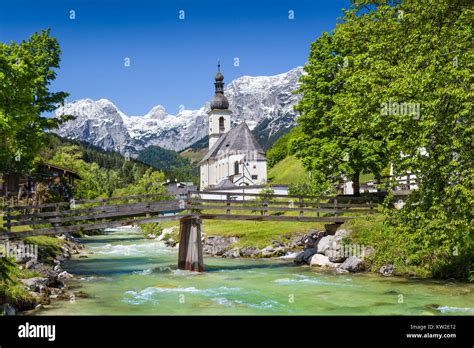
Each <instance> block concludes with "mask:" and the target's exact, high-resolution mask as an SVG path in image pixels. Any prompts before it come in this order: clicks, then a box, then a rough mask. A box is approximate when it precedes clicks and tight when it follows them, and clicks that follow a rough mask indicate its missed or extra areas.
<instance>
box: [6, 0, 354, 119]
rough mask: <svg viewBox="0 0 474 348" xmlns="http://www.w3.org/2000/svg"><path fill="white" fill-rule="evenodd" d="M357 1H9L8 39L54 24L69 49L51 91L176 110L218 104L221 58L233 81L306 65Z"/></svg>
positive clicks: (141, 109)
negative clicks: (315, 45)
mask: <svg viewBox="0 0 474 348" xmlns="http://www.w3.org/2000/svg"><path fill="white" fill-rule="evenodd" d="M348 7H349V1H348V0H252V1H249V0H220V1H218V0H126V1H125V0H102V1H97V0H96V1H92V0H54V1H53V0H51V1H48V0H36V1H26V0H0V41H1V42H10V41H12V40H13V41H17V42H18V41H21V40H23V39H27V38H28V37H29V36H30V35H31V34H32V33H33V32H35V31H39V30H41V29H45V28H51V30H52V36H54V37H56V38H58V40H59V43H60V45H61V49H62V60H61V69H60V70H59V71H58V78H57V80H56V81H55V82H54V83H53V85H52V88H53V89H54V90H63V91H66V92H69V93H70V94H71V96H70V97H69V98H68V101H73V100H76V99H81V98H92V99H100V98H107V99H110V100H111V101H112V102H113V103H115V104H116V105H117V106H118V107H119V108H120V109H121V110H122V111H123V112H125V113H126V114H128V115H142V114H145V113H146V112H147V111H149V110H150V109H151V108H152V107H153V106H155V105H158V104H161V105H164V106H165V108H166V109H167V111H168V112H170V113H176V112H177V111H178V109H179V106H180V105H183V106H184V107H185V108H187V109H196V108H199V107H201V106H202V105H203V103H204V102H206V101H208V100H210V98H211V97H212V95H213V88H214V87H213V76H214V74H215V72H216V61H217V59H218V58H220V60H221V66H222V67H221V70H222V72H223V74H224V76H225V82H230V81H232V80H233V79H235V78H237V77H239V76H243V75H254V76H255V75H274V74H278V73H282V72H285V71H288V70H290V69H292V68H294V67H296V66H299V65H303V64H304V63H305V61H306V58H307V56H308V51H309V45H310V43H311V42H312V41H314V40H315V39H316V38H317V37H318V36H319V35H320V34H321V33H322V32H323V31H328V30H331V29H333V28H334V26H335V24H336V19H337V18H338V17H340V16H341V15H342V11H341V9H342V8H348ZM71 10H73V11H75V16H76V18H75V19H74V20H71V19H70V18H69V16H70V11H71ZM180 10H184V15H185V18H184V20H181V19H179V11H180ZM290 10H292V11H294V19H293V20H290V19H289V18H288V14H289V11H290ZM236 57H237V58H238V59H239V63H240V64H239V66H238V67H236V66H234V58H236ZM126 58H129V59H130V66H129V67H125V64H124V62H125V59H126Z"/></svg>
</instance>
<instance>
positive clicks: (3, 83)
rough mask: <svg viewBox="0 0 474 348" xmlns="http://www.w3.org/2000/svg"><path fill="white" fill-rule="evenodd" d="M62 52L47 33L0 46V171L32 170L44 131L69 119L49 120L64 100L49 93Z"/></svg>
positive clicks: (64, 96) (43, 137)
mask: <svg viewBox="0 0 474 348" xmlns="http://www.w3.org/2000/svg"><path fill="white" fill-rule="evenodd" d="M60 54H61V51H60V49H59V44H58V42H57V40H56V39H55V38H52V37H50V31H49V30H44V31H42V32H41V33H35V34H33V35H32V36H31V37H30V38H29V39H28V40H27V41H23V42H22V43H20V44H17V43H13V42H12V43H10V44H4V43H0V139H1V140H0V171H6V172H8V171H13V170H27V169H31V168H32V164H33V162H34V159H35V157H36V156H37V154H38V152H39V150H40V149H41V147H42V146H43V144H44V141H45V130H48V129H52V128H55V127H57V126H58V124H59V123H60V122H61V121H62V120H64V119H67V118H69V117H68V116H64V117H63V118H48V117H44V116H42V114H43V113H45V112H51V111H54V110H55V109H56V107H57V106H58V104H60V103H63V102H64V99H65V98H66V97H67V95H68V94H67V93H65V92H51V91H50V90H49V85H50V83H51V81H53V80H54V79H55V78H56V72H55V69H58V68H59V61H60Z"/></svg>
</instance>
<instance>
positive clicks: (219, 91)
mask: <svg viewBox="0 0 474 348" xmlns="http://www.w3.org/2000/svg"><path fill="white" fill-rule="evenodd" d="M214 86H215V88H216V91H215V95H214V98H213V99H212V101H211V110H214V109H220V110H226V109H228V108H229V101H228V100H227V98H226V97H225V96H224V75H222V73H221V62H220V60H217V73H216V76H215V77H214Z"/></svg>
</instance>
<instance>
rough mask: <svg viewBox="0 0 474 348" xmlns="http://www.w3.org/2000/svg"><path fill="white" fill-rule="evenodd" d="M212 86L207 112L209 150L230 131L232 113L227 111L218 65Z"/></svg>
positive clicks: (218, 64) (227, 105) (222, 81)
mask: <svg viewBox="0 0 474 348" xmlns="http://www.w3.org/2000/svg"><path fill="white" fill-rule="evenodd" d="M214 86H215V88H216V92H215V95H214V98H212V101H211V111H209V149H211V148H212V146H213V145H214V144H215V143H216V141H217V140H218V139H219V138H220V136H221V135H223V134H225V133H227V132H228V131H229V130H230V115H231V114H232V112H231V111H230V110H229V101H228V100H227V98H226V97H225V95H224V75H222V73H221V65H220V63H217V73H216V76H215V82H214Z"/></svg>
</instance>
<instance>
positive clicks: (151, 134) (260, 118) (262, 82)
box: [55, 67, 303, 155]
mask: <svg viewBox="0 0 474 348" xmlns="http://www.w3.org/2000/svg"><path fill="white" fill-rule="evenodd" d="M302 74H303V68H302V67H297V68H294V69H291V70H290V71H288V72H286V73H283V74H278V75H273V76H242V77H239V78H237V79H235V80H234V81H232V82H231V83H229V84H228V85H227V86H226V88H225V94H226V96H227V98H228V100H229V104H230V109H231V110H232V124H233V125H237V124H240V123H242V122H247V124H248V125H249V127H250V129H252V130H253V132H254V133H258V137H257V138H258V140H259V142H260V145H262V146H263V147H266V146H267V145H269V142H271V141H273V140H275V139H273V138H274V137H275V136H277V135H278V134H280V133H281V132H282V131H285V130H286V129H289V128H291V127H293V126H294V125H295V124H296V121H295V119H296V116H297V115H296V112H295V111H294V109H293V105H294V104H296V103H297V101H298V100H299V96H298V95H294V94H293V91H294V90H295V89H296V88H297V86H298V83H299V76H301V75H302ZM208 110H209V102H208V101H206V102H205V103H204V104H203V106H202V107H201V108H200V109H197V110H180V112H179V113H178V114H177V115H176V117H175V116H174V115H171V114H168V113H167V111H166V109H165V108H164V107H163V106H162V105H157V106H155V107H153V108H152V109H151V110H150V111H149V112H148V113H147V114H145V115H144V116H133V117H131V116H127V115H125V114H124V113H122V112H121V111H120V110H119V109H118V108H117V107H116V106H115V105H114V104H113V103H112V102H111V101H110V100H108V99H99V100H97V101H94V100H92V99H89V98H86V99H81V100H77V101H75V102H73V103H68V104H67V105H65V106H63V107H61V108H59V109H58V110H57V111H56V114H57V115H61V114H69V115H74V116H76V119H75V120H71V121H68V122H65V123H64V124H62V125H61V126H60V128H59V129H58V130H56V131H55V132H56V133H58V134H59V135H61V136H63V137H66V138H72V139H75V140H82V141H86V142H89V143H91V144H93V145H96V146H99V147H102V148H104V149H106V150H118V151H120V152H122V153H125V152H130V154H132V155H137V154H138V153H139V152H140V151H142V150H143V149H145V148H147V147H148V146H150V145H155V146H160V147H162V148H165V149H170V150H176V151H180V150H183V149H185V148H187V147H189V146H190V145H192V144H194V143H195V142H197V141H199V140H201V139H202V138H203V137H205V136H206V135H207V128H208V124H207V123H208V115H207V111H208Z"/></svg>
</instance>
